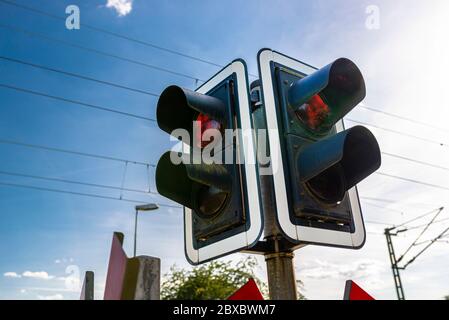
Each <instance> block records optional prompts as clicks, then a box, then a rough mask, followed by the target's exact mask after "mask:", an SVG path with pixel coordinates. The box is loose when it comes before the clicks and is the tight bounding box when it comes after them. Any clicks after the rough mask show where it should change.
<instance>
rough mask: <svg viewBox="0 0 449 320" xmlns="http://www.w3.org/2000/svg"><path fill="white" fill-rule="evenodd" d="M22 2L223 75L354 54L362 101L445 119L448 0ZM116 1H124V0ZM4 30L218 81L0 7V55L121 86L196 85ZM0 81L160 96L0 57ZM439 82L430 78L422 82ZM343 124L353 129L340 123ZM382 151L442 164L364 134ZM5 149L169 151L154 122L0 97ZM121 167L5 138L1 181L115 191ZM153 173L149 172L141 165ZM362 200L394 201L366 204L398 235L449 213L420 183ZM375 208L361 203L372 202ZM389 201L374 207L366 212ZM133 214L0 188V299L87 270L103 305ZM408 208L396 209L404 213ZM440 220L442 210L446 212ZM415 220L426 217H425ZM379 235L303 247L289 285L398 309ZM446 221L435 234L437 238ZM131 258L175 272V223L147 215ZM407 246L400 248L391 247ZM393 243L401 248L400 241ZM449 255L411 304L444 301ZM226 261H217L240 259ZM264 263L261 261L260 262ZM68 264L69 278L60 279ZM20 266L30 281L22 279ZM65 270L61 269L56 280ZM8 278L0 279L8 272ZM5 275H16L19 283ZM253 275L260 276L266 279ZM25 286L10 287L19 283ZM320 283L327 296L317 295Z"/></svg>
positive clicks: (137, 177)
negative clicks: (353, 284) (116, 250)
mask: <svg viewBox="0 0 449 320" xmlns="http://www.w3.org/2000/svg"><path fill="white" fill-rule="evenodd" d="M15 2H16V3H22V4H26V5H28V6H30V7H34V8H38V9H40V10H43V11H46V12H49V13H51V14H54V15H58V16H64V15H65V8H66V7H67V6H68V5H70V4H76V5H78V6H79V8H80V13H81V23H82V24H83V23H86V24H89V25H95V26H97V27H101V28H103V29H107V30H108V31H111V32H116V33H120V34H124V35H129V36H132V37H133V38H136V39H142V40H144V41H148V42H151V43H155V44H157V45H160V46H162V47H166V48H170V49H173V50H177V51H180V52H183V53H185V54H188V55H191V56H197V57H201V58H203V59H206V60H209V61H213V62H216V63H218V64H221V65H225V64H227V63H228V62H230V61H231V60H233V59H235V58H243V59H245V60H246V61H247V63H248V66H249V69H250V73H252V74H257V65H256V54H257V51H258V50H259V49H260V48H263V47H270V48H272V49H275V50H277V51H280V52H283V53H285V54H287V55H290V56H292V57H294V58H297V59H300V60H302V61H305V62H307V63H309V64H312V65H315V66H318V67H319V66H323V65H325V64H327V63H329V62H331V61H332V60H334V59H335V58H338V57H341V56H345V57H348V58H351V59H353V60H354V61H355V62H356V63H357V64H358V65H359V66H360V68H361V69H362V72H363V74H364V76H365V79H366V83H367V98H366V99H365V101H364V103H365V104H366V105H367V106H373V107H376V108H379V109H382V110H384V111H387V112H392V113H395V114H400V115H402V116H405V117H413V118H416V119H419V120H420V121H423V122H427V123H431V124H433V125H435V126H437V127H443V128H444V127H446V128H447V125H445V123H446V119H447V116H449V111H448V108H447V103H446V102H445V101H441V95H440V93H442V92H444V89H443V83H444V80H443V79H444V78H443V75H444V74H445V71H449V65H448V61H447V56H449V44H448V39H447V36H446V35H445V30H447V28H448V27H449V26H448V22H447V21H446V19H445V16H444V13H445V12H447V9H449V8H448V4H447V2H446V1H435V2H434V3H433V4H432V6H431V7H430V6H429V5H428V4H425V3H424V2H422V1H404V0H402V1H395V2H394V3H393V2H391V1H372V0H369V1H359V0H357V1H356V0H350V1H345V2H344V3H342V2H341V1H337V0H327V1H324V0H323V1H286V0H284V1H245V2H244V3H242V1H227V2H226V5H225V6H224V5H223V2H219V1H189V2H186V1H172V0H169V1H144V0H134V1H133V2H132V7H131V8H132V9H131V10H130V12H128V13H127V14H126V15H123V16H120V15H119V11H117V10H115V9H114V8H108V7H106V3H107V0H92V1H62V0H61V1H50V0H42V1H37V0H33V1H26V2H25V1H24V0H15ZM125 2H126V1H125ZM369 5H376V6H377V7H378V8H379V13H380V28H379V29H378V30H369V29H367V28H366V25H365V23H366V19H367V17H368V15H367V13H366V8H367V6H369ZM1 25H8V26H14V27H17V28H22V29H27V30H29V31H33V32H36V33H39V34H44V35H46V36H48V37H52V38H56V39H60V40H63V41H67V42H71V43H76V44H78V45H82V46H86V47H91V48H94V49H96V50H101V51H104V52H108V53H110V54H114V55H118V56H122V57H127V58H130V59H134V60H137V61H141V62H144V63H147V64H153V65H158V66H161V67H163V68H166V69H170V70H175V71H177V72H180V73H183V74H187V75H190V76H192V77H193V78H197V79H207V78H209V77H210V76H212V75H213V74H214V73H215V72H216V71H218V68H217V67H214V66H211V65H208V64H205V63H201V62H198V61H193V60H191V59H187V58H184V57H180V56H177V55H174V54H171V53H167V52H163V51H160V50H157V49H154V48H150V47H148V46H143V45H139V44H136V43H133V42H129V41H126V40H123V39H117V38H116V37H112V36H108V35H105V34H102V33H98V32H94V31H92V30H90V29H89V28H86V27H83V26H81V29H80V30H67V29H66V28H65V22H64V21H63V20H57V19H51V18H49V17H45V16H42V15H38V14H36V13H32V12H29V11H26V10H23V9H20V8H17V7H14V6H10V5H7V4H5V3H1V2H0V55H1V56H6V57H10V58H15V59H21V60H25V61H28V62H32V63H36V64H41V65H45V66H49V67H52V68H56V69H63V70H65V71H68V72H73V73H78V74H82V75H85V76H90V77H93V78H97V79H102V80H105V81H110V82H114V83H119V84H122V85H125V86H129V87H133V88H137V89H141V90H146V91H149V92H154V93H159V92H161V91H162V90H163V89H164V88H165V87H166V86H168V85H170V84H177V85H180V86H184V87H187V88H191V89H193V88H194V87H195V80H193V79H188V78H185V77H181V76H177V75H173V74H167V73H164V72H161V71H157V70H154V69H151V68H148V67H144V66H142V65H136V64H132V63H129V62H124V61H120V60H117V59H114V58H111V57H105V56H102V55H98V54H95V53H92V52H86V51H83V50H80V49H77V48H73V47H68V46H64V45H61V44H58V43H54V42H51V41H47V40H44V39H41V38H38V37H32V36H29V35H27V34H24V33H21V32H13V31H11V30H9V29H6V28H4V27H1ZM0 74H1V79H0V84H7V85H13V86H17V87H22V88H26V89H29V90H34V91H40V92H45V93H46V94H50V95H56V96H63V97H66V98H69V99H75V100H79V101H83V102H87V103H91V104H97V105H101V106H105V107H109V108H113V109H116V110H120V111H125V112H129V113H133V114H138V115H141V116H144V117H151V118H154V116H155V103H156V98H154V97H151V96H149V95H145V94H141V93H136V92H131V91H127V90H123V89H119V88H113V87H110V86H106V85H102V84H98V83H94V82H89V81H85V80H80V79H76V78H72V77H67V76H64V75H60V74H56V73H52V72H48V71H44V70H38V69H35V68H31V67H29V66H24V65H20V64H16V63H13V62H9V61H5V60H2V59H0ZM430 79H434V80H435V82H431V81H429V80H430ZM349 118H351V119H356V120H359V121H366V122H369V123H372V124H377V125H380V126H383V127H388V128H390V129H394V130H400V131H402V132H407V133H409V134H413V135H419V136H422V137H425V138H427V139H432V140H437V141H443V142H446V143H449V138H448V134H447V132H444V131H442V130H433V129H429V128H428V127H424V126H418V125H415V124H412V123H410V122H407V121H399V120H398V119H395V118H392V117H388V116H385V115H382V114H377V113H372V112H368V111H367V110H363V109H358V110H354V111H353V112H352V113H351V114H350V116H349ZM347 125H349V126H351V125H353V123H351V122H347ZM373 132H374V133H375V135H376V137H377V138H378V140H379V142H380V145H381V148H382V150H383V151H386V152H394V153H398V154H401V155H403V156H406V157H413V158H415V159H418V160H421V161H426V162H431V163H434V164H437V165H441V166H444V165H446V166H447V163H449V150H448V149H447V147H441V146H438V145H435V144H431V143H426V142H424V141H419V140H416V139H411V138H407V137H404V136H399V135H395V134H393V133H391V132H390V133H388V132H385V131H382V130H376V129H373ZM0 139H3V140H15V141H21V142H25V143H31V144H39V145H46V146H52V147H59V148H64V149H70V150H76V151H82V152H90V153H95V154H103V155H110V156H114V157H119V158H125V159H132V160H136V161H142V162H148V163H156V162H157V160H158V159H159V156H160V155H161V153H162V152H163V151H165V150H167V149H168V148H169V147H170V146H171V144H172V143H171V142H170V141H169V137H168V135H166V134H165V133H163V132H162V131H161V130H159V129H158V128H157V126H156V125H155V123H152V122H149V121H145V120H140V119H135V118H130V117H125V116H121V115H117V114H112V113H108V112H103V111H98V110H92V109H88V108H83V107H79V106H75V105H71V104H68V103H64V102H60V101H54V100H51V99H47V98H43V97H37V96H33V95H28V94H24V93H19V92H17V91H14V90H10V89H6V88H2V87H0ZM124 170H125V165H124V163H121V162H114V161H108V160H99V159H91V158H86V157H80V156H74V155H69V154H61V153H53V152H47V151H43V150H36V149H29V148H24V147H19V146H12V145H7V144H1V143H0V171H8V172H16V173H24V174H32V175H41V176H49V177H57V178H62V179H70V180H77V181H85V182H90V183H101V184H107V185H114V186H120V185H121V184H122V181H123V176H124ZM381 171H382V172H386V173H389V174H395V175H401V176H405V177H409V178H412V179H417V180H422V181H425V182H427V183H432V184H438V185H443V186H448V187H449V184H448V183H447V181H448V177H449V175H448V174H447V171H446V172H445V171H443V170H439V169H435V168H430V167H428V166H419V165H416V164H412V163H410V162H404V161H400V160H398V159H392V158H389V157H384V159H383V165H382V168H381ZM149 174H150V176H152V175H154V171H153V170H150V172H149ZM0 182H3V183H4V182H7V183H16V184H26V185H33V186H39V187H47V188H59V189H64V190H70V191H76V192H85V193H95V194H101V195H105V196H110V197H119V196H120V191H118V190H104V189H99V188H93V187H84V186H77V185H69V184H64V183H55V182H46V181H40V180H35V179H29V178H18V177H12V176H7V175H4V174H0ZM124 186H125V187H127V188H134V189H141V190H147V189H148V188H149V187H151V188H153V189H154V181H153V178H152V177H151V178H150V179H148V172H147V168H146V167H145V166H141V165H135V164H128V166H127V168H126V175H125V182H124ZM359 191H360V194H361V195H362V196H366V197H377V198H387V199H392V200H395V201H393V202H391V203H379V202H372V201H371V202H370V201H363V203H362V206H363V209H364V216H365V219H366V220H375V221H381V222H388V223H393V224H397V223H400V222H401V221H404V220H406V219H410V218H413V217H415V216H417V215H419V214H421V213H423V212H426V211H428V210H431V209H434V208H437V207H440V206H444V205H447V202H448V201H447V200H446V199H447V192H448V191H444V190H439V189H436V188H429V187H425V186H422V185H417V184H411V183H405V182H401V181H398V180H394V179H390V178H386V177H382V176H372V177H370V178H369V179H368V180H367V181H365V182H363V183H362V184H361V185H360V186H359ZM123 196H124V197H126V198H131V199H139V200H142V201H156V202H158V203H165V204H168V203H169V201H168V200H167V199H164V198H160V197H152V196H149V195H142V194H138V193H131V192H124V193H123ZM370 204H371V205H370ZM373 204H374V205H380V206H383V207H384V208H383V209H380V208H377V207H374V206H372V205H373ZM133 205H134V204H133V203H127V202H122V201H113V200H106V199H104V200H101V199H93V198H87V197H81V196H74V195H65V194H57V193H51V192H43V191H35V190H28V189H21V188H12V187H5V186H3V187H2V186H0V298H1V299H10V298H14V299H45V298H65V299H71V298H72V299H73V298H77V296H78V293H77V292H76V290H71V289H70V288H69V287H70V286H67V285H66V279H65V278H66V277H67V276H68V275H70V273H71V272H72V271H71V270H72V268H71V267H70V266H72V265H73V266H77V267H78V268H79V271H80V273H81V274H82V273H83V272H84V271H85V270H93V271H95V275H96V287H97V292H96V295H97V297H102V290H103V287H104V279H105V270H106V267H107V262H108V255H109V247H110V241H111V237H112V232H113V231H122V232H124V233H125V248H126V250H127V251H128V252H129V253H131V252H132V246H131V244H132V235H133V233H132V232H133V222H134V220H133ZM397 211H399V212H402V213H398V212H397ZM447 214H448V213H447V212H443V213H442V215H447ZM424 222H425V221H424ZM383 227H384V226H381V225H370V224H367V229H368V231H369V233H368V238H367V243H366V246H365V247H364V248H363V249H362V250H358V251H349V250H341V249H332V248H320V247H312V246H309V247H306V248H305V249H302V250H300V251H298V252H297V253H296V266H297V277H298V278H300V279H302V280H303V281H304V283H305V289H306V292H305V294H306V296H308V297H309V298H312V299H317V298H326V299H332V298H333V299H340V298H341V296H342V293H343V288H344V281H345V280H346V278H348V277H351V278H353V279H354V280H356V281H359V283H360V284H361V285H362V286H364V287H365V288H367V289H368V290H370V292H372V293H373V295H374V296H376V297H378V298H380V299H382V298H383V299H392V298H395V293H394V288H393V280H392V277H391V271H390V269H389V262H388V256H387V251H386V244H385V239H384V237H383V236H382V235H381V234H380V233H381V232H382V229H383ZM441 227H442V225H439V226H436V227H435V228H431V230H429V232H430V235H433V234H437V233H438V230H439V228H441ZM139 234H140V236H139V243H138V253H139V254H147V255H153V256H159V257H161V258H162V267H163V270H164V272H165V271H167V270H168V268H169V267H170V266H171V265H172V264H173V263H176V264H177V265H179V266H186V267H187V262H186V261H185V259H184V253H183V234H182V214H181V211H180V210H179V209H173V208H167V207H161V209H160V210H158V211H157V212H152V213H149V214H142V215H141V216H140V224H139ZM413 235H414V234H412V233H411V232H410V235H409V234H407V238H406V237H402V238H399V239H397V246H398V250H400V249H401V248H405V247H406V246H407V244H409V243H410V240H413ZM395 241H396V239H395ZM447 254H448V251H447V244H444V243H441V244H440V243H438V244H435V246H434V247H433V248H432V249H431V250H430V251H429V252H427V253H426V254H425V255H423V256H422V257H421V258H420V259H419V260H417V261H416V262H415V263H414V265H413V266H411V267H410V269H408V270H407V271H405V272H404V273H403V282H404V286H405V289H406V296H407V297H409V298H414V299H418V298H432V299H439V298H442V297H443V296H444V295H446V294H449V287H447V286H445V284H447V283H449V281H448V280H449V278H448V277H449V274H448V273H447V270H448V267H449V265H448V263H449V261H448V258H447ZM239 257H240V255H233V256H231V257H229V258H226V259H238V258H239ZM261 265H263V261H262V260H261ZM67 267H69V268H68V269H66V268H67ZM26 271H29V272H28V273H26ZM66 271H67V272H66ZM6 273H8V275H9V276H5V274H6ZM12 273H15V274H16V275H17V276H16V277H14V276H13V274H12ZM260 273H261V275H262V276H263V269H262V268H261V269H260ZM19 276H20V277H19ZM323 287H325V288H326V290H325V291H323V289H322V288H323Z"/></svg>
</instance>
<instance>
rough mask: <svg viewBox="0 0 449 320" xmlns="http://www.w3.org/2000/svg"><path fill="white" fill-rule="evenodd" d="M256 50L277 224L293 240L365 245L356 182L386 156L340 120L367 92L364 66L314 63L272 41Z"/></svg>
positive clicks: (363, 134)
mask: <svg viewBox="0 0 449 320" xmlns="http://www.w3.org/2000/svg"><path fill="white" fill-rule="evenodd" d="M258 57H259V59H258V60H259V72H260V78H261V90H262V93H263V94H262V96H263V105H264V108H263V110H264V111H265V119H266V125H267V128H268V129H274V130H268V139H269V142H270V156H271V160H272V170H273V188H274V193H275V198H276V206H277V220H278V224H279V226H280V229H281V230H282V231H283V233H284V234H285V236H286V237H287V238H288V239H290V240H291V241H293V242H294V243H315V244H323V245H334V246H341V247H350V248H359V247H361V246H363V244H364V241H365V228H364V224H363V218H362V213H361V209H360V204H359V199H358V194H357V189H356V184H357V183H359V182H360V181H362V180H363V179H365V178H366V177H367V176H369V175H370V174H371V173H373V172H374V171H376V170H377V169H378V168H379V167H380V164H381V156H380V150H379V146H378V143H377V141H376V139H375V137H374V136H373V134H372V133H371V132H370V131H369V130H368V129H366V128H365V127H362V126H357V127H353V128H350V129H348V130H344V128H343V122H342V118H343V117H344V116H345V115H346V114H347V113H348V112H349V111H351V110H352V109H353V108H354V107H355V106H356V105H357V104H358V103H359V102H361V101H362V100H363V99H364V97H365V94H366V90H365V82H364V79H363V76H362V74H361V72H360V70H359V69H358V67H357V66H356V65H355V64H354V63H353V62H352V61H350V60H349V59H345V58H341V59H338V60H336V61H334V62H333V63H331V64H329V65H327V66H325V67H324V68H322V69H319V70H317V69H315V68H313V67H311V66H309V65H307V64H304V63H302V62H300V61H297V60H295V59H292V58H290V57H287V56H285V55H282V54H280V53H277V52H275V51H272V50H270V49H263V50H261V51H260V52H259V56H258ZM261 110H262V109H261ZM256 112H262V111H256Z"/></svg>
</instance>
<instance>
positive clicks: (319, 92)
mask: <svg viewBox="0 0 449 320" xmlns="http://www.w3.org/2000/svg"><path fill="white" fill-rule="evenodd" d="M365 95H366V90H365V82H364V80H363V76H362V74H361V72H360V70H359V68H357V66H356V65H355V64H354V63H353V62H352V61H350V60H348V59H345V58H341V59H338V60H336V61H335V62H333V63H331V64H329V65H327V66H326V67H324V68H322V69H320V70H318V71H315V72H314V73H312V74H310V75H308V76H306V77H304V78H301V79H298V80H296V81H295V82H293V83H292V84H291V86H290V88H289V89H288V98H287V99H288V104H289V106H290V107H291V108H293V110H294V111H295V114H296V116H297V117H298V119H299V120H300V121H301V122H302V124H303V125H304V127H305V128H306V129H309V130H310V131H312V132H313V133H317V134H325V133H327V132H328V131H329V130H330V129H331V128H332V127H333V126H334V125H335V124H336V123H337V122H338V121H340V120H341V119H342V118H343V117H344V116H345V115H346V114H347V113H348V112H349V111H351V110H352V109H353V108H354V107H355V106H356V105H357V104H358V103H359V102H360V101H362V100H363V98H365Z"/></svg>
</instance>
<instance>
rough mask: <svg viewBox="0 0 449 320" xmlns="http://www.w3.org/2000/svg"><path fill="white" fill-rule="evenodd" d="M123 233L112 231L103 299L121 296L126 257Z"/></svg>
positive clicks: (113, 298)
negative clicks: (123, 246)
mask: <svg viewBox="0 0 449 320" xmlns="http://www.w3.org/2000/svg"><path fill="white" fill-rule="evenodd" d="M122 245H123V233H119V232H114V235H113V237H112V247H111V255H110V256H109V266H108V275H107V277H106V286H105V289H104V298H103V299H104V300H120V299H121V298H122V291H123V280H124V279H125V272H126V265H127V262H128V258H127V257H126V253H125V251H124V250H123V248H122Z"/></svg>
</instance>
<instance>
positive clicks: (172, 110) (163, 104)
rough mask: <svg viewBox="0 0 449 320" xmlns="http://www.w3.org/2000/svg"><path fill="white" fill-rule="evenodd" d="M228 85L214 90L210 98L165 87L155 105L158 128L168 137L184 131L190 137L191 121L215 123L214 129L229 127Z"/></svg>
mask: <svg viewBox="0 0 449 320" xmlns="http://www.w3.org/2000/svg"><path fill="white" fill-rule="evenodd" d="M230 84H231V83H230V82H229V83H224V84H223V85H222V86H220V87H219V88H217V91H216V92H214V93H213V94H214V96H212V95H206V94H201V93H198V92H195V91H191V90H188V89H184V88H181V87H178V86H169V87H168V88H166V89H165V90H164V91H163V92H162V94H161V95H160V97H159V100H158V103H157V111H156V117H157V123H158V125H159V127H160V128H161V129H162V130H164V131H165V132H167V133H169V134H171V133H172V132H173V130H175V129H185V130H187V131H188V132H189V134H190V136H191V137H192V136H193V126H192V121H201V122H207V121H209V122H215V124H216V125H219V126H223V127H227V126H228V125H229V124H230V123H231V119H230V116H231V113H230V111H231V110H230V106H229V103H230V102H231V101H230V99H231V97H230V96H229V94H230V90H232V89H231V88H229V85H230Z"/></svg>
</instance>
